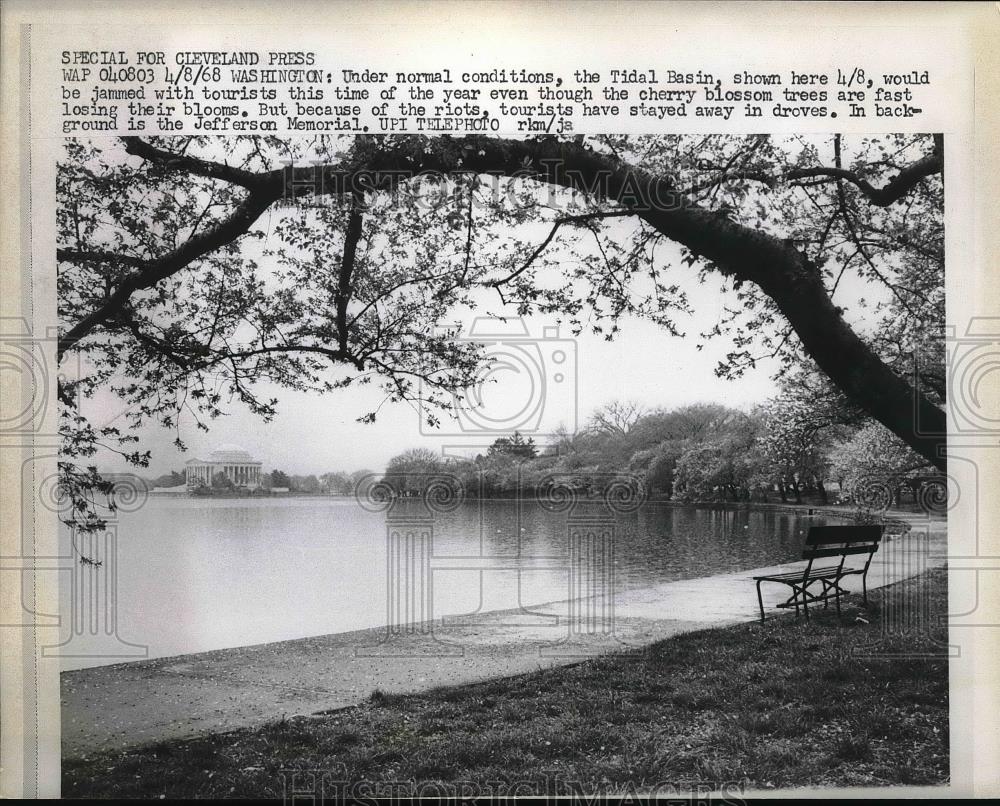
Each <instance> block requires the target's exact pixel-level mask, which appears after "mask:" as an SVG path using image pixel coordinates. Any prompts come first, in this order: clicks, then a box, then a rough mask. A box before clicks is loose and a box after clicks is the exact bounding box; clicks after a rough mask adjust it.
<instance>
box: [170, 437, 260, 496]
mask: <svg viewBox="0 0 1000 806" xmlns="http://www.w3.org/2000/svg"><path fill="white" fill-rule="evenodd" d="M262 467H263V462H259V461H257V460H256V459H254V458H253V456H251V455H250V453H249V452H248V451H246V450H244V449H243V448H241V447H240V446H239V445H228V444H227V445H220V446H219V447H218V448H216V449H215V450H214V451H212V452H211V453H210V454H209V455H208V458H207V459H189V460H188V461H187V462H185V467H184V476H185V479H186V481H187V486H188V487H202V486H204V487H211V486H212V479H214V478H215V476H216V474H221V475H223V476H225V477H226V478H227V479H229V480H230V481H231V482H232V483H233V484H234V485H236V486H237V487H246V488H248V489H251V490H254V489H257V488H258V487H260V486H261V484H262V483H263V480H264V474H263V472H262Z"/></svg>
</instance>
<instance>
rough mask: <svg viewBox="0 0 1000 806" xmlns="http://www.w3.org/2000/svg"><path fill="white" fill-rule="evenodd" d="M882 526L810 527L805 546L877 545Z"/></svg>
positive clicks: (882, 529)
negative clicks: (829, 544) (830, 544)
mask: <svg viewBox="0 0 1000 806" xmlns="http://www.w3.org/2000/svg"><path fill="white" fill-rule="evenodd" d="M884 530H885V527H883V526H870V525H866V526H811V527H809V534H808V535H807V536H806V545H807V546H821V545H824V544H826V543H841V544H843V543H862V542H863V543H878V542H879V540H881V539H882V533H883V532H884Z"/></svg>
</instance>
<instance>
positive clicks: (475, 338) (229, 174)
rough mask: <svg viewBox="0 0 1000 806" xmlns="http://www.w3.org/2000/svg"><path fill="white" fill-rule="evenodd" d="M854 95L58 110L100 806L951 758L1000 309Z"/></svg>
mask: <svg viewBox="0 0 1000 806" xmlns="http://www.w3.org/2000/svg"><path fill="white" fill-rule="evenodd" d="M692 92H693V90H692ZM635 97H638V95H636V96H635ZM829 123H830V125H831V128H830V132H829V133H819V134H818V133H815V132H812V131H810V132H808V133H805V132H804V133H802V134H790V133H787V132H781V133H773V134H759V133H751V134H737V133H732V132H726V133H717V134H693V133H685V134H680V133H678V134H621V135H614V134H590V133H588V134H579V133H576V132H573V131H565V132H560V133H555V132H552V133H550V132H549V131H529V132H523V133H519V134H506V135H505V134H502V133H501V134H490V133H466V132H454V133H443V134H442V133H437V132H429V133H425V134H420V133H413V132H407V133H392V132H390V133H383V132H374V131H373V132H369V133H349V134H341V133H338V132H335V131H334V132H330V131H313V132H301V133H296V134H294V135H286V134H281V135H270V134H266V133H258V134H253V133H250V134H237V133H234V132H229V133H226V134H224V135H220V134H216V133H212V132H205V133H197V134H183V135H174V136H168V135H165V134H162V133H161V134H150V135H143V134H141V133H137V134H132V135H128V136H112V135H104V134H101V133H92V134H74V136H71V137H65V138H64V139H62V140H61V141H60V142H59V144H58V149H59V158H58V164H57V169H56V174H55V200H56V209H55V213H54V215H55V222H56V238H55V243H54V245H53V246H54V249H55V260H56V262H57V268H58V271H57V275H56V278H55V287H54V289H53V291H54V293H55V295H56V297H57V302H58V332H57V334H55V336H54V338H55V340H56V342H57V343H56V346H55V355H56V361H57V365H58V386H57V396H58V406H59V424H58V434H59V440H58V442H59V447H58V470H57V473H56V474H55V475H54V476H53V477H51V478H48V479H45V480H41V479H38V480H36V481H37V482H38V483H40V484H42V485H43V486H42V491H43V493H44V494H45V499H44V505H45V506H46V507H48V508H49V511H51V512H54V513H56V515H57V517H58V520H59V524H60V526H59V546H60V554H61V555H66V556H70V557H71V558H72V561H71V562H70V563H69V564H68V565H67V566H66V568H65V570H64V571H63V572H61V579H60V586H59V607H60V618H59V627H58V640H55V637H54V636H53V640H52V641H51V643H50V645H49V646H46V647H44V648H43V654H45V655H46V656H47V657H49V658H57V659H58V663H59V668H60V675H59V677H60V699H61V787H62V794H63V796H64V797H71V798H154V799H160V798H279V799H286V800H287V799H289V798H292V799H294V798H307V797H308V798H314V799H315V798H320V799H330V800H335V799H336V800H337V802H347V800H348V799H353V798H358V797H368V798H371V797H379V796H383V797H400V796H422V797H459V798H465V799H470V798H475V797H496V796H503V797H511V796H550V797H553V796H571V797H576V798H581V797H594V796H607V797H609V798H610V797H615V796H617V797H623V796H633V797H649V798H652V797H669V796H675V797H676V796H678V795H679V794H683V793H690V792H696V793H715V794H716V795H718V796H721V797H723V798H725V799H727V800H729V801H730V802H741V799H742V798H743V796H744V795H745V794H746V793H751V792H757V793H760V792H764V793H766V792H767V791H770V790H798V791H807V790H813V789H818V788H822V789H824V790H831V789H845V790H846V789H848V788H855V787H874V788H878V789H879V790H880V791H882V792H884V793H886V794H887V795H888V794H891V793H892V791H893V789H895V788H897V787H925V788H928V789H927V790H926V791H928V792H931V793H933V792H934V791H935V790H943V789H944V788H946V787H947V786H948V785H949V784H950V783H952V780H951V774H950V764H951V753H950V739H949V736H950V731H949V729H950V722H949V708H950V697H949V666H950V664H951V663H952V662H953V661H954V658H955V652H954V646H952V644H953V643H954V642H953V641H952V640H950V638H951V636H949V628H948V619H947V614H948V612H949V610H948V597H949V590H948V584H947V583H948V569H947V566H948V551H947V543H948V524H949V521H948V514H949V511H950V509H951V508H952V507H953V506H954V503H955V499H954V488H953V486H952V485H950V484H949V472H950V471H949V466H948V460H949V454H948V451H947V450H946V448H947V437H948V433H949V430H948V426H949V421H948V418H947V417H946V410H947V409H948V407H949V406H951V407H952V411H953V412H954V411H955V410H956V403H955V400H954V396H955V395H968V394H969V392H968V390H969V389H970V388H971V389H973V390H975V389H976V388H977V387H976V386H975V383H972V384H971V385H970V384H969V383H966V381H963V384H964V385H962V386H961V388H959V387H957V386H955V385H954V384H953V383H951V380H952V379H953V377H954V373H949V368H954V367H957V366H961V362H962V361H963V360H965V359H964V358H963V357H964V356H974V355H980V354H978V353H976V352H975V351H976V348H977V346H978V345H980V344H982V343H983V341H984V339H985V340H990V339H993V340H995V333H993V334H990V333H980V332H972V331H966V330H964V329H963V330H961V331H960V332H958V333H955V332H954V330H953V329H952V330H949V328H948V327H947V326H946V319H945V240H946V234H945V184H946V183H945V170H944V169H945V160H946V154H947V153H948V150H949V148H950V147H951V140H950V139H949V136H948V135H945V134H941V133H937V132H936V131H930V132H927V133H916V134H914V133H912V132H902V133H897V134H894V133H885V132H884V131H877V130H873V131H872V133H870V134H859V133H857V132H856V131H854V130H853V129H852V130H850V131H847V130H844V131H842V132H841V133H838V132H839V131H840V130H839V129H838V127H837V123H838V121H835V120H830V121H829ZM733 131H736V130H733ZM950 176H951V175H950V174H949V177H950ZM951 192H952V189H951V185H949V193H951ZM948 270H949V272H950V271H952V265H951V264H950V263H949V266H948ZM993 355H994V357H995V354H993ZM967 369H968V372H969V373H972V374H976V373H980V374H982V373H988V372H990V371H992V370H990V368H989V366H987V365H985V364H982V363H980V364H978V365H977V364H976V363H975V362H974V361H972V360H971V359H970V361H969V362H968V365H967ZM963 377H964V376H963ZM977 377H978V376H977ZM974 397H975V392H974V391H973V398H974ZM978 403H979V400H978V399H972V398H970V399H969V400H966V401H965V403H963V406H964V408H962V407H958V410H959V411H965V412H968V418H969V419H968V421H967V422H962V421H961V418H960V417H959V418H956V416H955V415H954V414H952V419H951V421H950V426H951V429H952V431H954V430H955V429H956V428H957V429H959V430H962V429H963V428H966V429H969V430H971V429H974V428H977V427H981V425H982V424H981V423H979V422H976V421H975V411H977V410H978V409H977V406H978ZM994 425H995V424H994ZM314 802H315V800H314Z"/></svg>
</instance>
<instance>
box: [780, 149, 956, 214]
mask: <svg viewBox="0 0 1000 806" xmlns="http://www.w3.org/2000/svg"><path fill="white" fill-rule="evenodd" d="M943 170H944V154H943V153H942V150H941V149H940V148H939V147H938V146H937V145H935V149H934V152H933V153H931V154H928V155H927V156H926V157H923V158H921V159H919V160H917V161H916V162H914V163H912V164H911V165H908V166H906V167H905V168H903V169H902V170H901V171H900V172H899V173H898V174H896V176H894V177H893V178H892V179H891V180H889V183H888V184H886V185H885V186H884V187H880V188H877V187H874V186H873V185H872V184H871V183H870V182H868V181H867V180H866V179H864V178H862V177H860V176H858V174H857V173H855V172H854V171H849V170H847V169H845V168H840V167H833V168H830V167H822V166H821V167H817V168H798V169H796V170H794V171H789V173H788V175H787V176H788V179H789V180H793V181H794V180H797V179H810V178H815V177H827V178H829V179H836V180H844V181H846V182H850V183H851V184H852V185H854V186H855V187H857V188H858V189H859V190H860V191H861V192H862V193H863V194H864V195H865V196H866V197H867V198H868V201H870V202H871V203H872V204H874V205H875V206H876V207H888V206H889V205H890V204H894V203H895V202H897V201H899V200H900V199H902V198H904V197H905V196H906V195H907V194H908V193H909V192H910V191H911V190H913V188H915V187H916V186H917V184H918V183H919V182H920V181H921V180H922V179H926V178H927V177H928V176H933V175H934V174H938V173H941V172H942V171H943Z"/></svg>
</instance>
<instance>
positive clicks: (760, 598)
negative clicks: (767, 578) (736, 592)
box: [757, 579, 764, 624]
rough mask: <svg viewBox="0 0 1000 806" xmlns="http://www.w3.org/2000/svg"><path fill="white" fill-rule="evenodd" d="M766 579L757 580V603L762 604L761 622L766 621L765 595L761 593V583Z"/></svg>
mask: <svg viewBox="0 0 1000 806" xmlns="http://www.w3.org/2000/svg"><path fill="white" fill-rule="evenodd" d="M763 581H764V580H762V579H758V580H757V604H758V605H760V623H761V624H763V623H764V597H763V596H762V595H761V593H760V583H761V582H763Z"/></svg>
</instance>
